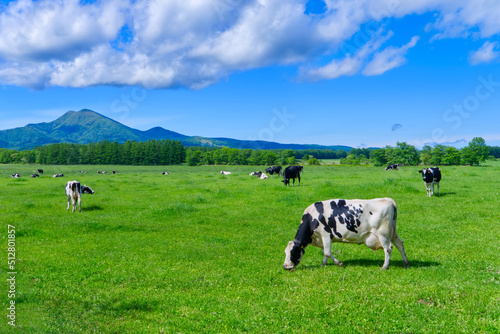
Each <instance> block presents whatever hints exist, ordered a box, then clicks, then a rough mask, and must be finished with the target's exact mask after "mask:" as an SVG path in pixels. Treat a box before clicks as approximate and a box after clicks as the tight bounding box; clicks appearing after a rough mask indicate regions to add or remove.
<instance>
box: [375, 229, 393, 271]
mask: <svg viewBox="0 0 500 334" xmlns="http://www.w3.org/2000/svg"><path fill="white" fill-rule="evenodd" d="M378 238H379V240H380V243H381V244H382V247H383V248H384V254H385V260H384V265H383V266H382V269H389V262H390V261H391V252H392V243H391V241H390V240H389V239H387V238H386V237H383V236H380V235H379V236H378Z"/></svg>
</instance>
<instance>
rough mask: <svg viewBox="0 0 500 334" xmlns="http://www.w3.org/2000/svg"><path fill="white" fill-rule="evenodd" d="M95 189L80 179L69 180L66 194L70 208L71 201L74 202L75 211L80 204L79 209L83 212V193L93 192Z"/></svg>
mask: <svg viewBox="0 0 500 334" xmlns="http://www.w3.org/2000/svg"><path fill="white" fill-rule="evenodd" d="M93 193H94V191H93V190H92V189H90V188H89V187H88V186H87V185H83V186H82V185H81V184H80V182H78V181H68V183H67V184H66V196H67V197H68V208H67V209H66V210H69V202H70V200H71V202H72V203H73V211H72V212H75V209H76V206H77V204H78V211H79V212H82V194H93Z"/></svg>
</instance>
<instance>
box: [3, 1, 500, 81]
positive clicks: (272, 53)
mask: <svg viewBox="0 0 500 334" xmlns="http://www.w3.org/2000/svg"><path fill="white" fill-rule="evenodd" d="M306 3H307V0H288V1H285V2H283V1H278V0H197V1H194V0H193V1H185V0H169V1H165V0H135V1H131V2H128V1H121V0H108V1H95V2H91V3H89V4H82V3H81V1H79V0H57V1H54V0H37V1H35V0H17V1H12V2H10V3H9V4H8V5H5V6H2V7H0V31H2V34H1V35H0V83H2V84H10V85H18V86H26V87H32V88H36V89H43V88H45V87H50V86H71V87H87V86H92V85H142V86H145V87H151V88H156V87H167V88H169V87H189V88H193V89H197V88H202V87H205V86H207V85H210V84H213V83H215V82H217V81H219V80H221V79H222V78H224V77H227V76H228V75H230V74H232V73H234V72H237V71H244V70H248V69H253V68H259V67H264V66H270V65H290V64H291V65H296V66H298V67H299V68H300V69H299V77H301V78H302V79H306V80H325V79H334V78H338V77H339V76H342V75H353V74H355V73H358V72H359V71H363V73H364V74H366V75H374V74H380V73H383V72H385V71H387V70H389V69H391V68H394V67H397V66H401V64H403V63H404V62H405V54H406V52H407V51H408V49H409V48H411V47H412V46H411V43H416V39H412V42H410V43H409V44H407V45H405V46H403V47H400V48H397V47H393V46H387V47H386V48H385V50H382V51H380V48H381V46H382V44H383V43H385V42H386V40H387V39H388V38H389V37H390V36H389V35H387V36H381V33H380V28H383V27H382V25H381V24H378V22H379V21H380V20H382V19H384V18H390V17H396V18H402V17H404V16H406V15H410V14H417V15H419V14H423V13H428V12H435V13H436V18H435V19H431V20H435V21H434V22H429V25H428V28H429V29H430V31H433V33H434V35H435V39H436V40H438V39H441V38H447V37H466V36H468V35H470V34H473V33H474V34H479V35H480V36H482V37H487V36H491V35H493V34H497V33H499V32H500V20H498V19H497V18H498V17H500V2H498V1H495V0H478V2H477V3H476V2H474V3H473V2H471V1H466V0H453V1H452V0H436V1H431V0H415V1H411V2H410V1H404V2H402V1H393V0H326V1H325V3H326V12H325V13H323V14H322V15H307V14H305V13H304V9H305V5H306ZM367 22H371V23H373V22H375V27H376V28H375V29H374V30H377V31H378V32H376V33H375V34H374V36H372V39H370V38H368V40H367V41H364V43H361V44H362V45H360V46H359V47H358V48H357V49H356V51H355V52H353V53H351V54H349V55H347V56H345V57H342V58H338V59H337V58H336V59H332V60H331V61H330V62H329V63H328V64H326V65H325V66H322V67H319V68H314V66H313V65H311V64H314V63H315V62H317V60H318V59H320V58H322V57H331V56H332V55H333V54H335V52H337V51H338V48H339V46H340V45H341V44H342V43H345V42H346V41H348V40H349V39H350V38H352V37H353V35H354V34H355V33H356V32H358V31H359V29H360V27H361V26H362V24H364V23H367ZM124 29H125V31H126V32H127V33H128V34H129V35H128V36H125V37H124V36H123V35H122V34H123V31H124ZM395 34H398V32H397V31H396V32H395ZM384 38H385V40H384ZM483 51H487V50H483ZM490 51H494V48H493V49H491V50H490ZM478 52H479V51H478ZM490 55H491V53H490ZM477 56H479V54H478V55H477ZM473 57H475V56H471V61H473V60H472V58H473Z"/></svg>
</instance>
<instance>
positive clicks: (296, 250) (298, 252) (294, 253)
mask: <svg viewBox="0 0 500 334" xmlns="http://www.w3.org/2000/svg"><path fill="white" fill-rule="evenodd" d="M293 243H294V244H293V247H292V249H291V250H290V261H292V263H293V265H294V266H297V265H298V264H299V261H300V258H301V256H302V255H304V253H305V252H306V251H305V250H304V247H302V246H301V245H300V243H299V242H297V241H295V240H294V241H293Z"/></svg>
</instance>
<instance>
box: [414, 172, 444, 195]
mask: <svg viewBox="0 0 500 334" xmlns="http://www.w3.org/2000/svg"><path fill="white" fill-rule="evenodd" d="M418 172H419V173H422V179H423V180H424V182H425V189H427V196H429V197H431V196H432V195H433V194H434V185H437V188H438V195H439V181H441V170H440V169H439V168H438V167H430V168H427V169H421V170H419V171H418Z"/></svg>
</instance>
